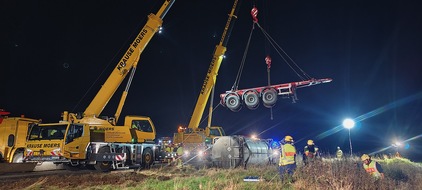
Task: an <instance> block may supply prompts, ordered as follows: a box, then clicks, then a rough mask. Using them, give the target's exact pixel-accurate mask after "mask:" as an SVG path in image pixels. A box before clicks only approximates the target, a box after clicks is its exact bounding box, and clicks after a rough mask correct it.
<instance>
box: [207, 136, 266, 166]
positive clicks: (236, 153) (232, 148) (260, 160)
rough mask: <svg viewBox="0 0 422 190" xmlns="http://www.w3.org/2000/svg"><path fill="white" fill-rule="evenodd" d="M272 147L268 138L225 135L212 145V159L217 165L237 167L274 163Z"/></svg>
mask: <svg viewBox="0 0 422 190" xmlns="http://www.w3.org/2000/svg"><path fill="white" fill-rule="evenodd" d="M272 155H273V153H272V149H271V148H270V145H269V144H268V141H267V140H264V139H251V138H247V137H245V136H237V135H236V136H223V137H220V138H219V139H218V140H216V142H215V143H214V145H213V147H212V161H213V164H214V165H215V166H217V167H222V168H236V167H239V166H241V165H242V166H243V167H246V166H248V165H267V164H270V163H272Z"/></svg>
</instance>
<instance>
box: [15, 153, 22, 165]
mask: <svg viewBox="0 0 422 190" xmlns="http://www.w3.org/2000/svg"><path fill="white" fill-rule="evenodd" d="M22 162H23V152H16V153H15V155H13V163H22Z"/></svg>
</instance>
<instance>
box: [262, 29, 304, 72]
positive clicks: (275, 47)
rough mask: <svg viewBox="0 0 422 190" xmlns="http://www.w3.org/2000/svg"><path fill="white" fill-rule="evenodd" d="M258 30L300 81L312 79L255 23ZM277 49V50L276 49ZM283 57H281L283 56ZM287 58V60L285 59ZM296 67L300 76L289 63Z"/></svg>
mask: <svg viewBox="0 0 422 190" xmlns="http://www.w3.org/2000/svg"><path fill="white" fill-rule="evenodd" d="M256 24H257V26H258V28H259V29H261V31H262V33H263V34H264V36H265V38H266V39H267V40H268V41H269V42H270V44H271V45H272V46H273V47H274V49H275V50H276V51H277V53H278V54H279V55H280V57H281V58H282V59H283V60H284V62H286V64H287V65H288V66H289V67H290V68H291V69H292V70H293V71H294V72H295V73H296V75H297V76H298V77H299V78H300V79H301V80H309V79H312V77H311V76H309V75H308V74H307V73H306V72H305V71H304V70H303V69H302V68H300V67H299V65H298V64H297V63H296V62H295V61H293V59H292V58H291V57H290V56H289V55H288V54H287V53H286V52H285V51H284V50H283V48H281V47H280V45H278V43H277V42H276V41H275V40H274V39H273V38H272V37H271V36H270V35H269V34H268V33H267V32H266V31H265V29H264V28H262V27H261V25H259V23H256ZM277 48H279V49H277ZM280 51H281V52H282V53H283V54H284V55H285V56H283V54H282V53H281V52H280ZM286 57H287V59H286ZM288 60H289V61H290V62H291V63H292V64H293V65H294V66H296V68H297V69H298V70H299V71H300V73H302V75H301V74H299V71H297V69H295V68H294V67H293V66H292V64H290V63H289V61H288Z"/></svg>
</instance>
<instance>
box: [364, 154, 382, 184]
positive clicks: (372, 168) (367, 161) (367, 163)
mask: <svg viewBox="0 0 422 190" xmlns="http://www.w3.org/2000/svg"><path fill="white" fill-rule="evenodd" d="M361 159H362V162H363V168H364V169H365V170H366V172H367V173H368V174H370V175H371V176H372V177H374V178H376V179H383V178H384V171H383V169H382V167H381V165H380V164H379V163H378V162H376V161H373V160H372V159H371V157H370V156H369V155H367V154H363V155H362V157H361Z"/></svg>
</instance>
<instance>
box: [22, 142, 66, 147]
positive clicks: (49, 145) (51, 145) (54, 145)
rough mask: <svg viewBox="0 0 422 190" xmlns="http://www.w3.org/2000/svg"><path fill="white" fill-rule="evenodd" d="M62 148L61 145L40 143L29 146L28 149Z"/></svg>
mask: <svg viewBox="0 0 422 190" xmlns="http://www.w3.org/2000/svg"><path fill="white" fill-rule="evenodd" d="M55 147H60V143H44V144H43V143H39V144H28V145H27V146H26V148H55Z"/></svg>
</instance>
